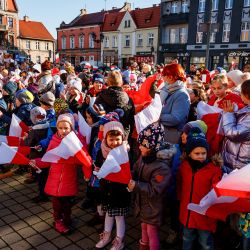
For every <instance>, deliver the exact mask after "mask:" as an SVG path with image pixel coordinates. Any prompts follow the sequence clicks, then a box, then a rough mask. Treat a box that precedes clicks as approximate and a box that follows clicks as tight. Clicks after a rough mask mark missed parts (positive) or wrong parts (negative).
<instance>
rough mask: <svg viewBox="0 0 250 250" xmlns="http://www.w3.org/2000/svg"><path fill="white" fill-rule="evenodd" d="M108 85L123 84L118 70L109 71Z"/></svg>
mask: <svg viewBox="0 0 250 250" xmlns="http://www.w3.org/2000/svg"><path fill="white" fill-rule="evenodd" d="M108 85H109V86H122V85H123V80H122V75H121V73H120V71H118V70H113V71H111V73H110V75H109V77H108Z"/></svg>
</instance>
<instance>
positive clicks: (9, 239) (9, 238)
mask: <svg viewBox="0 0 250 250" xmlns="http://www.w3.org/2000/svg"><path fill="white" fill-rule="evenodd" d="M1 238H2V239H3V240H4V241H5V242H6V243H7V244H8V245H11V244H14V243H16V242H18V241H21V240H22V238H21V236H20V235H19V234H17V233H16V232H13V233H10V234H7V235H4V236H2V237H1Z"/></svg>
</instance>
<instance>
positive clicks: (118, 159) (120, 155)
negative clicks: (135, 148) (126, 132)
mask: <svg viewBox="0 0 250 250" xmlns="http://www.w3.org/2000/svg"><path fill="white" fill-rule="evenodd" d="M93 173H94V175H96V176H97V178H98V179H102V178H103V179H106V180H109V181H112V182H118V183H123V184H128V183H129V181H130V180H131V179H132V176H131V172H130V165H129V158H128V150H127V145H126V144H122V145H121V146H119V147H116V148H114V149H112V150H111V151H110V152H109V154H108V156H107V158H106V160H105V161H104V163H103V165H102V166H101V168H100V170H99V171H98V172H96V171H93Z"/></svg>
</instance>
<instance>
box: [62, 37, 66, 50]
mask: <svg viewBox="0 0 250 250" xmlns="http://www.w3.org/2000/svg"><path fill="white" fill-rule="evenodd" d="M61 39H62V49H66V37H65V36H63V37H62V38H61Z"/></svg>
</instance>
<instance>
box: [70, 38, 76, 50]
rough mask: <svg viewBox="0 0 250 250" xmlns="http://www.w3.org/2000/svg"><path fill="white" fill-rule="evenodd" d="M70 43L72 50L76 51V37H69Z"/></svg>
mask: <svg viewBox="0 0 250 250" xmlns="http://www.w3.org/2000/svg"><path fill="white" fill-rule="evenodd" d="M69 41H70V43H69V44H70V48H71V49H74V48H75V37H74V36H70V37H69Z"/></svg>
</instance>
